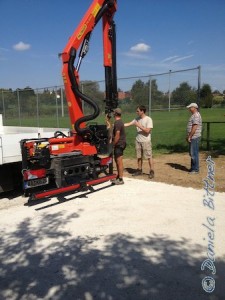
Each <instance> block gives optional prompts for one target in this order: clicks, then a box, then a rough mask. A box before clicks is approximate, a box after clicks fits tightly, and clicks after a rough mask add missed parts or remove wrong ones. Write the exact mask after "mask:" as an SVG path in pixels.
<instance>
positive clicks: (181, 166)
mask: <svg viewBox="0 0 225 300" xmlns="http://www.w3.org/2000/svg"><path fill="white" fill-rule="evenodd" d="M166 164H167V165H168V166H170V167H171V168H173V169H178V170H181V171H184V172H189V171H190V169H188V168H187V167H185V166H183V165H180V164H175V163H166Z"/></svg>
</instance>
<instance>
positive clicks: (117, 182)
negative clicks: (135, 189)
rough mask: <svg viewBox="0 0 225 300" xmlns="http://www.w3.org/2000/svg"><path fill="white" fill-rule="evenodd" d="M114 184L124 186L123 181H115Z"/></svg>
mask: <svg viewBox="0 0 225 300" xmlns="http://www.w3.org/2000/svg"><path fill="white" fill-rule="evenodd" d="M114 184H116V185H120V184H124V181H123V179H116V181H115V182H114Z"/></svg>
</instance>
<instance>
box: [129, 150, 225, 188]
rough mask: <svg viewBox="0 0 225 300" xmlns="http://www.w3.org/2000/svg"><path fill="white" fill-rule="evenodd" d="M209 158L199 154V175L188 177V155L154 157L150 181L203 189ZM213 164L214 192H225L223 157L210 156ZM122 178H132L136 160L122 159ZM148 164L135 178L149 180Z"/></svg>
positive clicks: (224, 164)
mask: <svg viewBox="0 0 225 300" xmlns="http://www.w3.org/2000/svg"><path fill="white" fill-rule="evenodd" d="M208 156H209V154H207V153H200V172H199V174H195V175H190V174H189V173H188V171H189V168H190V156H189V154H188V153H181V154H166V155H159V156H156V157H154V164H155V178H154V179H151V181H155V182H164V183H167V184H174V185H178V186H183V187H192V188H195V189H203V187H204V183H203V180H204V179H205V178H206V176H207V163H206V159H207V157H208ZM212 160H213V162H214V163H215V182H216V189H215V190H216V191H217V192H225V156H224V155H220V156H217V157H213V156H212ZM124 168H125V171H124V176H125V177H132V174H133V172H134V171H135V170H136V168H137V161H136V159H124ZM148 173H149V169H148V163H147V161H144V164H143V175H141V176H138V177H135V178H137V179H139V178H140V179H142V180H150V179H149V178H148Z"/></svg>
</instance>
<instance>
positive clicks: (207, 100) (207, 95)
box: [200, 84, 213, 108]
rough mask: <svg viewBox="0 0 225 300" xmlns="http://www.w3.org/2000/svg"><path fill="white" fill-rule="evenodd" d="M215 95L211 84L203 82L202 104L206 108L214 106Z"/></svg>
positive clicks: (201, 91)
mask: <svg viewBox="0 0 225 300" xmlns="http://www.w3.org/2000/svg"><path fill="white" fill-rule="evenodd" d="M212 101H213V95H212V90H211V87H210V85H209V84H203V86H202V88H201V90H200V104H201V106H202V107H204V108H210V107H212Z"/></svg>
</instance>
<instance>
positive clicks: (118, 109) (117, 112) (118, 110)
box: [113, 107, 122, 115]
mask: <svg viewBox="0 0 225 300" xmlns="http://www.w3.org/2000/svg"><path fill="white" fill-rule="evenodd" d="M113 113H114V114H118V115H121V114H122V110H121V108H119V107H117V108H116V109H114V111H113Z"/></svg>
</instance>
